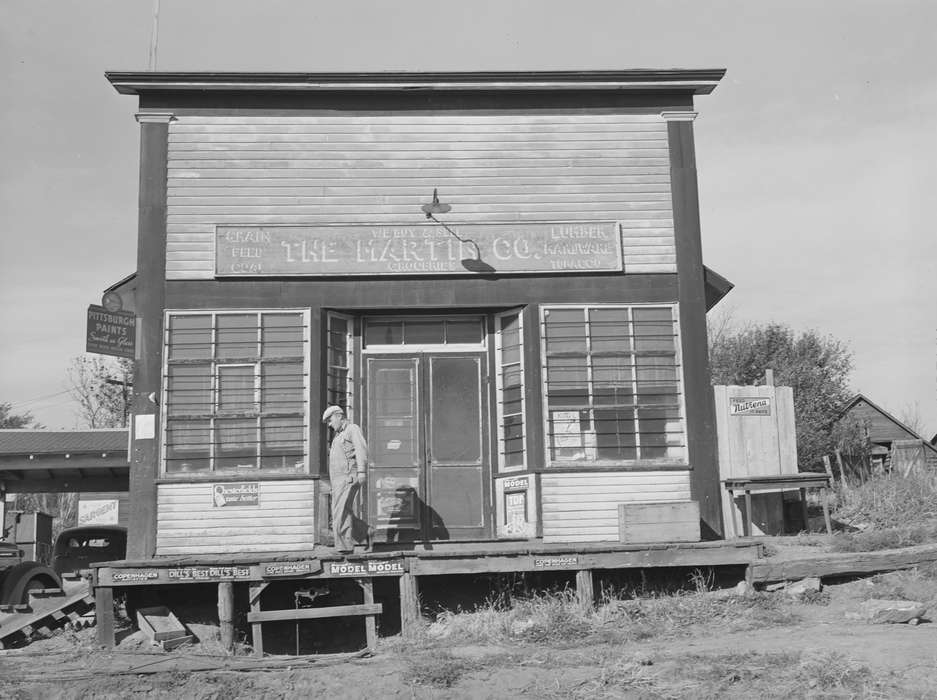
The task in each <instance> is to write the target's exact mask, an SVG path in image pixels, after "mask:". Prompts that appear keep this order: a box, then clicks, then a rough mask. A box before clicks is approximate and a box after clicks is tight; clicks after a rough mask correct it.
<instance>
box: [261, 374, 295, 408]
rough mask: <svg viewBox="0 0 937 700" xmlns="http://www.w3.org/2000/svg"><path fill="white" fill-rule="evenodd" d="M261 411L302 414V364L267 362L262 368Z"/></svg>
mask: <svg viewBox="0 0 937 700" xmlns="http://www.w3.org/2000/svg"><path fill="white" fill-rule="evenodd" d="M260 377H261V379H260V395H261V397H262V403H261V410H262V411H263V412H264V413H300V412H302V410H303V394H304V391H303V389H304V386H303V384H304V382H303V379H304V378H303V365H302V363H301V362H265V363H264V364H263V367H262V368H261V375H260Z"/></svg>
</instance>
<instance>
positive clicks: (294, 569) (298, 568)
mask: <svg viewBox="0 0 937 700" xmlns="http://www.w3.org/2000/svg"><path fill="white" fill-rule="evenodd" d="M320 571H322V562H320V561H319V560H318V559H314V560H311V561H282V562H276V563H273V564H263V565H262V569H261V575H262V576H263V577H264V578H277V577H284V578H291V577H294V576H309V575H310V574H315V573H318V572H320Z"/></svg>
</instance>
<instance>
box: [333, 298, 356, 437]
mask: <svg viewBox="0 0 937 700" xmlns="http://www.w3.org/2000/svg"><path fill="white" fill-rule="evenodd" d="M353 328H354V319H353V318H351V317H350V316H343V315H341V314H336V313H329V314H328V337H327V338H326V343H327V345H328V348H327V350H328V373H327V378H326V379H327V381H326V384H327V386H326V403H327V404H329V405H330V406H341V407H342V408H344V409H345V415H346V416H348V418H349V419H351V420H354V419H355V416H354V412H355V408H356V407H355V403H356V402H355V396H354V386H355V381H354V380H355V377H354V371H353V370H354V336H353V333H352V331H353Z"/></svg>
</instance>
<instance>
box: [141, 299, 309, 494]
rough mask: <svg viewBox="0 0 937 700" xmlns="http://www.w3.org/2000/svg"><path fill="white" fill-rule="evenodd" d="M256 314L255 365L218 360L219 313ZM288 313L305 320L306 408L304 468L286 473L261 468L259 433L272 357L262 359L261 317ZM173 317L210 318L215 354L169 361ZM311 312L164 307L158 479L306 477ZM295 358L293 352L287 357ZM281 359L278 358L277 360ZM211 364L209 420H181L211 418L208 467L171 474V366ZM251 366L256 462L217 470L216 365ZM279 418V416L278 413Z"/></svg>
mask: <svg viewBox="0 0 937 700" xmlns="http://www.w3.org/2000/svg"><path fill="white" fill-rule="evenodd" d="M245 314H253V315H254V316H255V317H257V320H258V322H257V347H258V348H259V349H260V354H258V356H257V359H256V360H255V361H254V362H253V363H249V362H243V361H240V360H234V361H232V359H231V358H218V357H215V350H216V347H217V344H218V328H217V323H216V321H215V319H216V318H217V317H218V316H228V315H245ZM278 314H280V315H287V314H299V315H300V317H301V319H302V334H301V336H302V337H301V340H300V343H301V346H302V372H303V390H302V391H303V411H302V422H303V429H302V435H303V439H302V450H303V467H302V469H301V470H293V471H286V470H282V469H264V468H263V467H262V466H260V451H261V445H260V441H261V439H262V438H261V434H262V431H263V418H264V416H263V411H262V401H263V397H262V390H261V387H260V384H259V382H260V381H261V379H260V375H261V372H262V365H263V363H264V361H268V360H269V359H270V358H264V357H263V347H262V339H263V317H264V316H265V315H271V316H273V315H278ZM174 316H208V317H209V318H210V319H211V325H210V330H211V353H210V356H209V357H207V358H204V359H184V360H182V361H172V362H171V361H170V344H169V338H170V330H171V327H170V319H172V318H173V317H174ZM311 316H312V314H311V310H310V308H309V307H290V308H269V307H268V308H255V307H251V308H247V309H245V308H239V309H230V308H210V309H180V308H176V309H163V329H162V330H163V332H162V335H163V338H162V352H163V357H162V361H161V363H160V364H161V377H160V403H159V408H160V410H159V449H158V465H159V466H158V470H157V471H158V476H157V479H156V481H157V483H178V482H185V481H212V480H228V481H230V480H243V479H245V478H258V479H261V480H263V479H267V478H274V479H288V478H294V479H304V478H308V477H309V476H310V475H311V466H312V455H311V454H310V448H311V439H310V426H311V423H310V415H311V410H312V401H311V399H310V393H311V391H312V382H311V375H310V371H311V370H310V362H311V360H310V348H311V345H310V343H311V333H312V328H311V321H312V318H311ZM289 357H295V356H289ZM278 359H281V358H275V359H274V361H276V360H278ZM202 363H204V364H207V365H208V366H209V367H210V368H211V369H210V372H209V375H208V376H209V382H210V388H209V391H210V396H211V405H212V415H211V416H209V417H207V418H192V417H189V418H183V419H182V420H184V421H192V420H208V421H209V451H208V464H209V469H207V470H204V471H201V470H200V471H192V472H184V473H173V472H169V471H168V470H167V469H166V461H167V459H168V455H167V451H168V450H167V448H168V434H169V432H168V431H169V411H168V410H167V409H168V397H169V367H170V366H171V365H185V364H193V365H195V364H202ZM251 364H252V365H253V366H254V382H255V383H254V398H255V400H256V401H255V403H256V406H257V411H256V413H257V415H256V417H255V420H256V423H257V425H256V428H255V429H256V431H257V436H258V445H257V456H256V459H257V462H256V466H255V467H254V468H252V469H250V470H248V469H243V470H232V469H228V470H224V471H218V470H217V469H216V468H215V464H216V462H217V460H218V450H217V446H216V445H215V439H214V431H215V427H214V420H216V419H217V418H218V417H219V414H218V411H217V400H218V392H219V386H218V383H219V382H218V368H219V367H220V366H230V365H235V366H236V365H251ZM221 417H222V418H225V417H226V416H221ZM274 417H276V416H274Z"/></svg>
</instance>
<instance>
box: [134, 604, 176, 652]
mask: <svg viewBox="0 0 937 700" xmlns="http://www.w3.org/2000/svg"><path fill="white" fill-rule="evenodd" d="M137 627H139V628H140V631H141V632H143V634H145V635H146V636H147V637H148V638H149V639H150V640H152V641H153V642H154V643H162V642H167V641H170V640H175V639H179V638H181V637H185V636H187V633H186V630H185V627H184V626H183V624H182V623H181V622H179V618H177V617H176V616H175V615H173V614H172V611H171V610H170V609H169V608H167V607H165V606H162V605H160V606H156V607H152V608H140V609H139V610H137Z"/></svg>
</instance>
